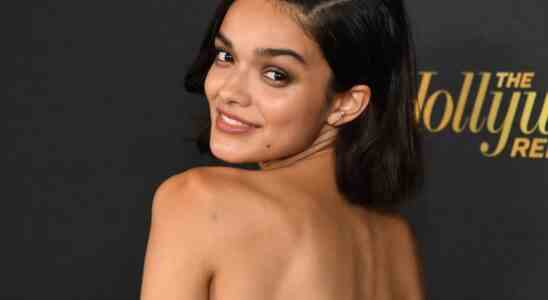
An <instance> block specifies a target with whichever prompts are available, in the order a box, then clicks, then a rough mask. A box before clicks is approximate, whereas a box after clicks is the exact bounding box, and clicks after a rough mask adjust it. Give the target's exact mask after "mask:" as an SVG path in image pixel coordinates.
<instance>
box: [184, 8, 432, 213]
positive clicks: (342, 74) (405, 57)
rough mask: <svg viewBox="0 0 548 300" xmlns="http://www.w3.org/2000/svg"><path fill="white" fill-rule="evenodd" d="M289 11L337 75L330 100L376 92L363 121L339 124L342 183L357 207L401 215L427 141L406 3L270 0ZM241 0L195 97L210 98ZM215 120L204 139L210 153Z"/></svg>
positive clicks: (195, 69)
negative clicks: (357, 91)
mask: <svg viewBox="0 0 548 300" xmlns="http://www.w3.org/2000/svg"><path fill="white" fill-rule="evenodd" d="M267 1H271V2H272V3H273V4H275V5H276V6H277V7H278V8H280V9H285V10H284V11H286V12H288V13H289V15H290V16H291V17H293V18H294V19H295V21H296V22H298V24H299V25H301V27H302V28H303V29H304V32H305V33H306V34H308V35H309V36H311V37H312V38H313V40H314V41H316V43H317V44H318V45H319V48H320V50H321V51H322V53H323V55H324V58H325V59H326V61H327V63H328V65H329V66H330V68H331V70H332V74H333V76H332V78H331V81H330V84H329V86H328V87H327V88H328V90H327V91H326V95H328V99H327V101H328V102H327V103H329V101H330V100H331V99H329V98H330V97H331V95H333V93H337V92H342V91H345V90H348V89H350V88H351V87H352V86H354V85H357V84H367V85H368V86H369V87H370V88H371V98H370V103H369V105H368V107H367V108H366V110H365V111H364V112H362V114H361V115H360V116H358V117H357V118H355V119H354V120H352V121H351V122H348V123H345V124H343V125H342V126H341V127H339V132H338V134H337V137H336V142H335V156H336V167H335V169H336V171H335V173H336V174H335V176H336V182H337V187H338V190H339V192H341V193H342V194H343V195H344V196H345V197H346V198H347V200H348V201H350V202H351V203H353V204H359V205H363V206H367V207H368V208H373V209H380V210H394V209H397V206H398V205H399V204H400V203H401V202H403V201H404V200H407V199H409V198H411V197H413V196H414V194H415V193H416V191H417V190H418V187H419V185H420V183H421V182H422V175H423V167H422V153H421V143H420V136H419V134H418V128H417V122H416V120H415V118H414V112H415V105H416V85H417V84H416V79H417V74H416V59H415V51H414V43H413V39H412V34H411V30H410V25H409V22H408V17H407V13H406V11H405V8H404V4H403V3H402V0H267ZM233 2H234V0H221V3H220V4H219V6H218V8H217V10H216V12H215V15H214V17H213V20H212V21H211V23H210V24H209V28H208V29H207V32H206V36H205V38H204V40H203V42H202V44H201V49H200V52H199V54H198V56H197V57H196V59H195V60H194V62H193V63H192V64H191V66H190V68H189V69H188V72H187V74H186V75H185V80H184V86H185V88H186V90H187V91H188V92H191V93H197V94H201V95H205V90H204V81H205V78H206V76H207V73H208V71H209V68H210V67H211V64H212V63H213V61H214V59H215V57H216V54H217V53H216V50H215V46H214V39H215V36H216V35H217V32H218V31H219V28H220V26H221V23H222V21H223V18H224V16H225V15H226V13H227V11H228V9H229V7H230V6H231V5H232V3H233ZM210 128H211V124H210V122H209V123H208V126H207V128H205V129H204V130H203V131H202V132H201V134H200V135H199V136H198V137H197V143H198V147H199V148H200V149H201V150H200V151H201V152H202V153H203V152H205V151H207V152H209V153H211V152H210V150H209V132H210Z"/></svg>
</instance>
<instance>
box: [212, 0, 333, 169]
mask: <svg viewBox="0 0 548 300" xmlns="http://www.w3.org/2000/svg"><path fill="white" fill-rule="evenodd" d="M215 47H216V48H217V49H218V53H217V56H216V58H215V61H214V63H213V64H212V66H211V68H210V70H209V72H208V74H207V77H206V80H205V92H206V96H207V99H208V102H209V108H210V113H211V121H212V126H211V138H210V148H211V151H212V153H213V154H214V155H215V156H216V157H217V158H219V159H222V160H224V161H227V162H232V163H244V162H261V161H269V160H274V159H280V158H284V157H289V156H292V155H295V154H297V153H300V152H302V151H304V150H306V149H307V148H308V147H309V146H310V145H311V144H312V143H313V142H314V141H315V140H316V139H317V138H318V135H319V133H320V130H321V129H322V127H324V126H327V125H326V124H325V122H326V117H327V102H326V101H327V99H326V90H327V85H328V81H329V78H330V74H331V70H330V68H329V66H328V64H327V62H326V61H325V59H324V57H323V55H322V53H321V51H320V49H319V48H318V46H317V45H316V44H315V42H314V41H313V40H311V39H310V38H309V37H308V36H307V35H306V34H305V33H304V31H303V30H302V29H301V27H300V26H299V25H298V24H297V23H296V22H295V21H294V20H293V19H292V18H291V17H290V16H289V15H288V14H286V13H284V12H282V11H281V10H280V9H279V8H276V7H275V6H273V4H271V3H269V2H267V1H266V0H237V1H235V2H234V4H233V5H232V6H231V8H230V9H229V11H228V12H227V14H226V16H225V18H224V20H223V23H222V25H221V27H220V30H219V33H218V35H217V37H216V39H215ZM219 110H221V111H224V112H225V113H226V114H228V115H232V116H235V117H237V118H240V119H242V120H244V121H247V122H249V123H253V124H254V125H255V126H242V125H241V124H239V125H238V124H237V123H234V122H233V123H232V125H230V122H231V121H230V120H228V121H227V122H228V124H227V122H223V121H222V120H223V118H222V117H221V116H220V115H219ZM219 121H221V122H219Z"/></svg>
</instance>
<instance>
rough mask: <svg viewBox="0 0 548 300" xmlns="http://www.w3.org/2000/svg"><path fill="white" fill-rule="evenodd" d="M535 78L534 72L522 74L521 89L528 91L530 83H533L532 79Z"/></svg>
mask: <svg viewBox="0 0 548 300" xmlns="http://www.w3.org/2000/svg"><path fill="white" fill-rule="evenodd" d="M534 77H535V72H525V73H523V77H522V78H521V84H520V85H521V88H523V89H530V88H531V82H532V81H533V78H534Z"/></svg>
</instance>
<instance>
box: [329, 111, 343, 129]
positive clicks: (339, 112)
mask: <svg viewBox="0 0 548 300" xmlns="http://www.w3.org/2000/svg"><path fill="white" fill-rule="evenodd" d="M336 116H337V120H336V121H335V122H329V125H331V126H335V125H336V123H337V122H339V121H340V120H341V119H342V118H343V116H344V111H338V112H336Z"/></svg>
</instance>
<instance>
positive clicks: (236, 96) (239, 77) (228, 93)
mask: <svg viewBox="0 0 548 300" xmlns="http://www.w3.org/2000/svg"><path fill="white" fill-rule="evenodd" d="M248 89H249V87H248V79H247V75H246V72H244V71H234V72H231V73H230V74H228V75H227V77H226V78H225V80H224V82H223V84H222V86H221V87H220V88H219V92H218V96H219V100H220V101H222V102H223V103H224V104H225V105H232V104H239V105H241V106H248V105H249V104H250V103H251V97H250V95H249V91H248Z"/></svg>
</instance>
